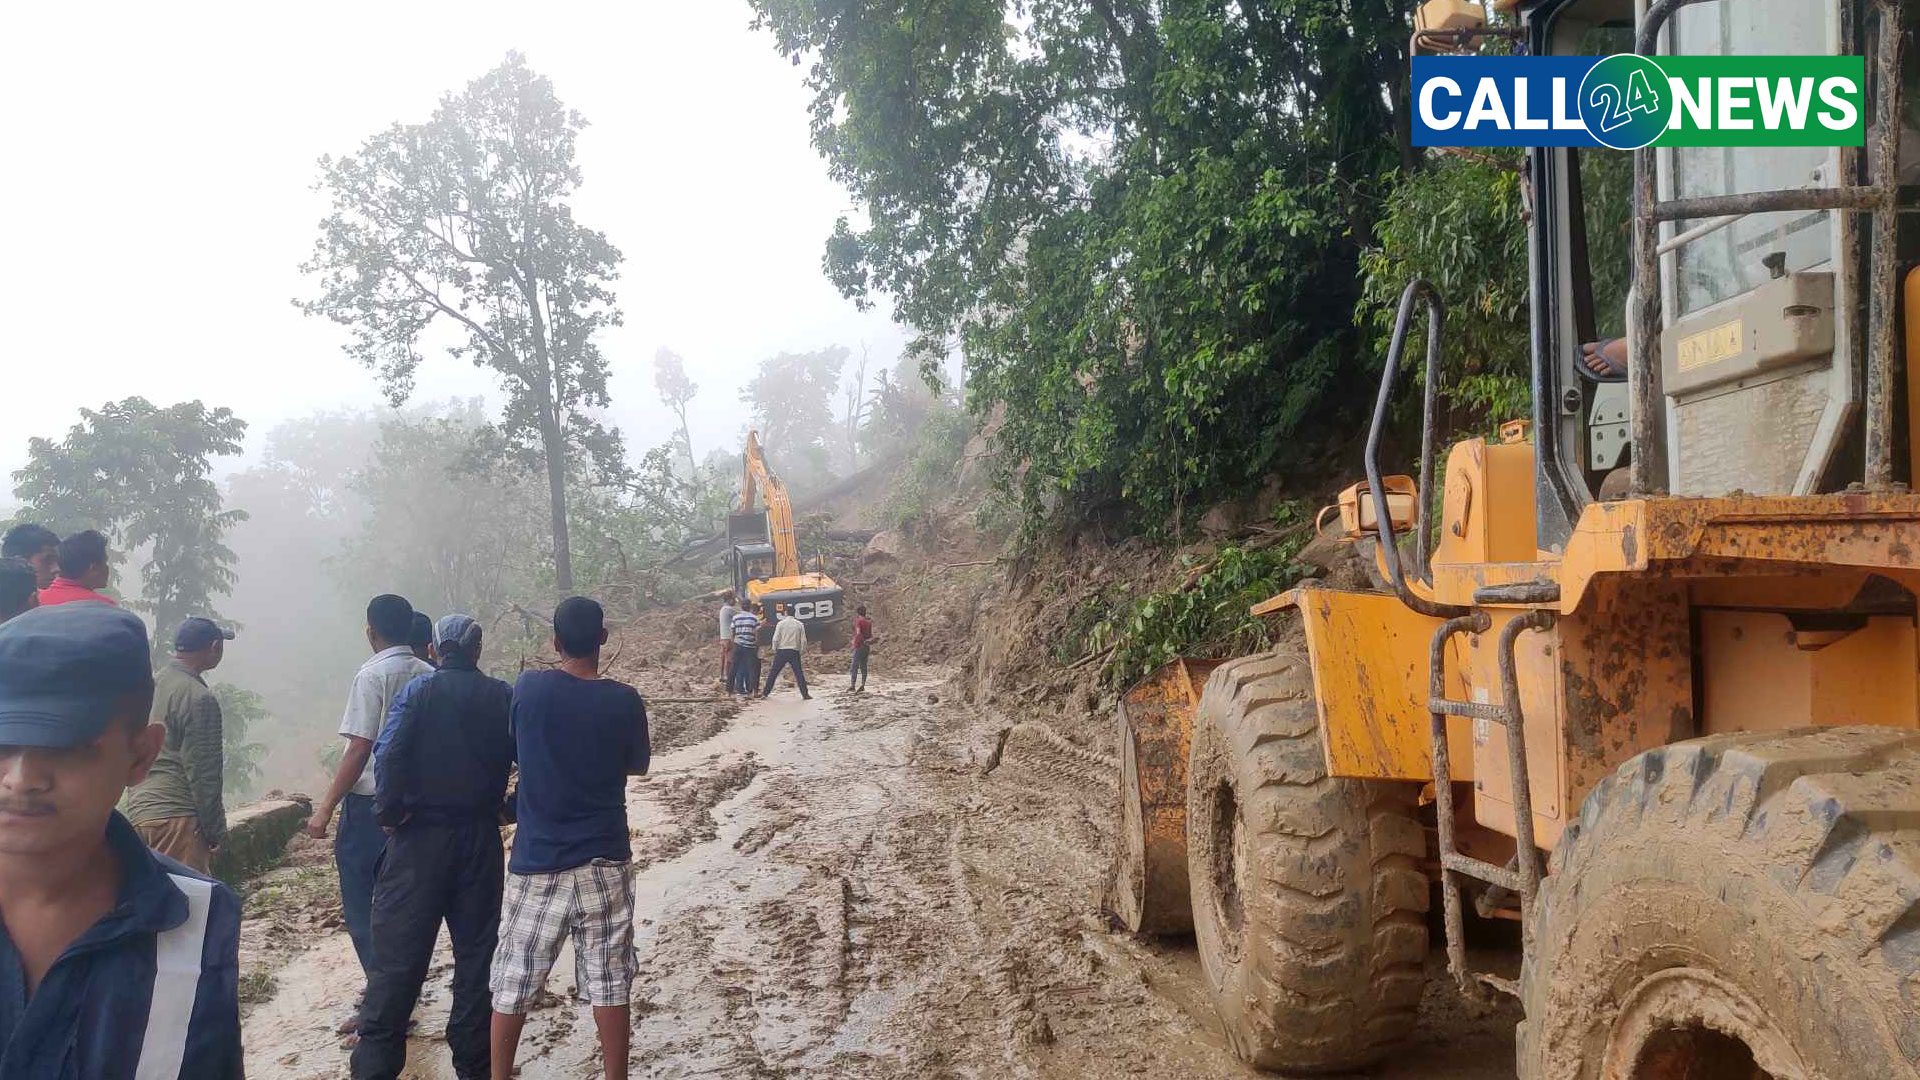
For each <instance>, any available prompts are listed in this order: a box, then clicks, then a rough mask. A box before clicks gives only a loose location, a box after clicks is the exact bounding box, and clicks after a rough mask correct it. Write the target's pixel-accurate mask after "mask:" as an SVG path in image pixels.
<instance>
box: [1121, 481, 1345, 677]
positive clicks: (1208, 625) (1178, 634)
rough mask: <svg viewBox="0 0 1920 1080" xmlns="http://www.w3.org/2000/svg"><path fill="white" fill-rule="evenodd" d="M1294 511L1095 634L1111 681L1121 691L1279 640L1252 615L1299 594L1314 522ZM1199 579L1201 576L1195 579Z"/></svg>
mask: <svg viewBox="0 0 1920 1080" xmlns="http://www.w3.org/2000/svg"><path fill="white" fill-rule="evenodd" d="M1303 515H1304V511H1303V510H1302V509H1301V508H1300V507H1297V506H1294V505H1283V506H1281V507H1280V508H1279V509H1278V510H1276V511H1275V513H1274V529H1273V531H1271V532H1268V533H1265V534H1263V535H1261V536H1258V537H1256V538H1255V539H1253V540H1251V541H1248V542H1247V543H1245V544H1228V545H1226V546H1224V547H1222V548H1220V550H1219V551H1217V552H1216V553H1215V554H1214V557H1213V560H1212V562H1211V563H1201V564H1199V565H1198V566H1196V567H1194V568H1193V569H1190V570H1189V571H1188V577H1187V578H1186V580H1185V581H1183V582H1182V583H1181V584H1179V585H1176V586H1174V587H1173V588H1170V589H1164V590H1161V591H1159V592H1153V593H1149V594H1147V595H1146V596H1143V597H1140V598H1139V599H1137V600H1135V601H1133V602H1132V603H1131V604H1128V605H1126V606H1125V607H1124V608H1122V609H1121V610H1120V611H1119V612H1117V613H1116V614H1115V615H1113V616H1112V617H1110V618H1108V619H1103V620H1101V621H1100V622H1098V623H1095V624H1094V626H1093V628H1092V629H1091V630H1090V631H1089V632H1088V635H1087V641H1088V647H1089V649H1090V650H1091V651H1092V652H1093V653H1098V652H1100V651H1102V650H1105V649H1107V648H1109V647H1110V648H1111V649H1112V655H1111V656H1110V657H1109V658H1108V659H1107V662H1106V666H1105V669H1104V676H1105V679H1106V681H1107V683H1108V684H1109V685H1110V686H1113V687H1114V688H1116V689H1119V688H1123V687H1127V686H1131V685H1132V684H1133V683H1135V682H1137V681H1138V680H1140V679H1141V678H1142V677H1144V676H1145V675H1146V674H1147V673H1148V672H1151V671H1153V670H1154V669H1155V668H1157V667H1159V666H1160V665H1162V664H1165V663H1168V662H1170V661H1172V660H1174V659H1176V658H1178V657H1181V656H1193V657H1220V656H1237V655H1242V654H1245V653H1249V652H1254V651H1257V650H1260V649H1264V648H1267V647H1268V646H1270V645H1272V644H1273V632H1272V630H1271V628H1269V626H1268V625H1267V624H1266V622H1265V621H1264V620H1262V619H1261V618H1259V617H1257V616H1254V615H1251V614H1249V613H1248V609H1249V608H1251V607H1252V606H1253V605H1254V604H1257V603H1259V602H1260V601H1262V600H1265V599H1266V598H1268V597H1270V596H1272V595H1274V594H1275V593H1278V592H1282V591H1284V590H1286V589H1289V588H1292V587H1293V585H1294V583H1295V582H1297V581H1299V580H1300V577H1301V576H1302V574H1303V572H1304V570H1303V568H1302V567H1300V566H1299V565H1298V564H1296V563H1295V562H1294V557H1295V556H1296V555H1298V554H1299V553H1300V549H1301V548H1302V547H1304V546H1306V542H1307V541H1308V540H1309V539H1311V538H1312V530H1311V529H1310V528H1309V527H1308V526H1309V523H1310V519H1308V518H1305V517H1304V516H1303ZM1196 570H1197V571H1198V572H1197V573H1196V572H1195V571H1196Z"/></svg>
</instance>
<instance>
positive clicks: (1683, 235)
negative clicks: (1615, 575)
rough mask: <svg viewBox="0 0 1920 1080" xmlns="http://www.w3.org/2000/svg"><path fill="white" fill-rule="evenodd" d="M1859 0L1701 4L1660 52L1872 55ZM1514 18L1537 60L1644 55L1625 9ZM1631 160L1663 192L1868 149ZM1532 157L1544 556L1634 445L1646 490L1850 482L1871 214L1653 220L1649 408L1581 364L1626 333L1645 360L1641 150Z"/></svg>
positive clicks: (1787, 176) (1862, 173) (1621, 475)
mask: <svg viewBox="0 0 1920 1080" xmlns="http://www.w3.org/2000/svg"><path fill="white" fill-rule="evenodd" d="M1659 6H1662V7H1665V6H1670V5H1659ZM1870 7H1871V5H1870V4H1867V3H1866V2H1865V0H1859V2H1847V0H1706V2H1700V3H1693V4H1690V5H1686V6H1682V7H1680V8H1679V9H1678V10H1677V11H1675V12H1673V14H1672V16H1671V18H1670V19H1669V20H1668V21H1667V22H1666V23H1665V25H1664V27H1662V28H1660V29H1659V31H1658V34H1657V45H1658V48H1657V53H1658V54H1676V53H1677V54H1686V55H1792V54H1809V53H1816V54H1817V53H1825V54H1859V53H1870V50H1871V48H1872V42H1871V41H1869V40H1868V38H1869V36H1870V34H1869V31H1870V29H1871V27H1872V25H1873V20H1871V19H1870V18H1868V15H1869V14H1870ZM1520 19H1521V26H1522V30H1523V36H1524V41H1525V44H1526V47H1527V48H1528V49H1529V50H1531V51H1532V52H1534V53H1536V54H1539V55H1606V54H1612V53H1620V52H1633V51H1636V29H1637V25H1636V4H1635V3H1634V2H1633V0H1543V2H1540V3H1535V4H1530V5H1524V6H1523V8H1522V10H1521V12H1520ZM1869 131H1872V113H1871V112H1870V113H1869ZM1642 153H1644V154H1647V155H1648V156H1649V158H1650V160H1651V164H1652V168H1653V171H1654V182H1655V184H1656V185H1657V195H1656V197H1657V199H1658V200H1660V201H1661V202H1667V201H1669V200H1677V199H1695V198H1701V197H1711V196H1735V195H1741V194H1745V193H1753V192H1773V191H1788V190H1792V189H1801V188H1815V187H1826V188H1832V187H1838V186H1845V185H1861V184H1866V183H1870V182H1871V178H1870V177H1869V176H1868V175H1867V173H1868V169H1867V160H1866V155H1865V153H1864V152H1863V151H1861V150H1859V149H1845V148H1824V147H1821V148H1780V147H1770V148H1722V147H1711V148H1681V149H1664V150H1647V151H1642ZM1526 168H1527V179H1528V181H1529V184H1528V190H1530V192H1531V193H1532V198H1533V204H1534V205H1533V207H1532V210H1533V216H1532V220H1533V229H1532V235H1531V238H1530V257H1531V266H1530V278H1531V284H1532V289H1531V292H1532V295H1533V305H1532V313H1531V318H1532V326H1531V336H1532V349H1533V363H1532V370H1533V390H1534V424H1535V437H1536V452H1537V454H1538V474H1537V477H1536V485H1535V486H1536V500H1535V505H1536V516H1537V527H1538V537H1539V545H1540V547H1541V548H1542V549H1543V550H1546V551H1558V550H1561V548H1562V547H1563V545H1564V544H1565V542H1566V539H1567V537H1568V536H1569V535H1570V533H1571V532H1572V529H1573V524H1574V522H1576V521H1577V520H1578V519H1579V516H1580V514H1581V512H1582V510H1583V509H1584V508H1585V507H1586V506H1587V505H1588V504H1589V503H1591V502H1594V501H1596V500H1608V499H1614V498H1619V497H1622V496H1624V495H1625V494H1627V493H1628V491H1629V487H1630V485H1629V483H1628V478H1629V475H1630V471H1631V467H1632V465H1633V448H1634V447H1635V445H1636V444H1638V445H1639V446H1640V447H1641V449H1642V450H1643V451H1644V452H1645V456H1647V458H1648V461H1647V462H1646V463H1645V468H1646V470H1647V471H1646V473H1645V474H1644V475H1646V476H1650V477H1651V478H1652V482H1651V483H1650V484H1647V485H1646V487H1647V490H1645V491H1642V492H1640V493H1641V494H1657V493H1663V492H1664V493H1671V494H1674V495H1702V496H1715V495H1724V494H1727V493H1729V492H1732V491H1744V492H1747V493H1749V494H1756V495H1796V494H1813V493H1818V492H1827V491H1835V490H1841V489H1844V488H1845V487H1847V485H1848V484H1849V483H1854V482H1859V481H1861V479H1862V472H1863V452H1864V449H1865V446H1866V443H1867V440H1866V439H1865V438H1864V437H1863V436H1864V432H1863V420H1864V417H1863V412H1864V408H1863V406H1864V403H1865V397H1866V377H1865V375H1866V372H1865V354H1866V352H1867V349H1866V337H1867V329H1868V320H1867V318H1866V311H1867V302H1866V294H1865V291H1864V290H1865V287H1866V284H1867V279H1868V258H1867V242H1866V234H1867V232H1868V231H1869V229H1870V221H1871V217H1870V215H1866V214H1855V213H1843V212H1839V211H1836V210H1832V209H1788V210H1779V211H1772V212H1746V213H1741V212H1729V213H1722V214H1718V215H1715V216H1712V217H1706V218H1688V219H1681V220H1673V221H1663V222H1662V223H1660V225H1659V226H1658V228H1659V232H1658V237H1657V247H1656V251H1657V265H1658V271H1657V276H1658V285H1659V288H1658V298H1659V307H1658V312H1659V320H1658V322H1659V326H1660V328H1661V330H1660V334H1659V337H1658V345H1657V352H1658V355H1657V356H1655V357H1653V358H1652V362H1651V363H1648V364H1646V365H1645V366H1644V368H1642V369H1641V370H1645V371H1647V372H1648V374H1649V377H1650V379H1651V383H1652V385H1651V386H1650V387H1649V390H1650V393H1649V394H1648V395H1647V396H1645V397H1642V398H1641V399H1640V400H1642V401H1651V402H1655V403H1657V405H1656V407H1655V408H1654V409H1653V410H1651V411H1653V412H1654V413H1655V415H1654V416H1652V417H1650V418H1647V417H1640V416H1636V415H1634V409H1633V408H1632V404H1631V402H1632V400H1633V396H1632V394H1631V392H1630V388H1629V386H1628V385H1627V384H1626V383H1625V382H1624V381H1604V380H1600V379H1596V378H1594V377H1592V376H1591V375H1590V374H1589V373H1588V372H1587V371H1586V370H1584V368H1583V366H1582V364H1581V353H1582V345H1583V343H1588V342H1599V341H1603V340H1605V339H1609V338H1622V339H1625V340H1626V341H1627V342H1628V343H1629V346H1630V348H1632V349H1633V351H1635V352H1639V351H1640V350H1639V349H1638V348H1637V346H1638V345H1639V344H1640V343H1639V342H1637V341H1636V328H1637V320H1636V319H1635V318H1634V311H1633V307H1634V298H1635V276H1636V274H1635V251H1634V214H1633V208H1634V205H1635V187H1636V184H1635V173H1634V169H1635V165H1634V152H1632V151H1622V150H1609V149H1562V148H1534V149H1532V150H1530V151H1529V152H1528V159H1527V165H1526ZM1889 338H1890V336H1889ZM1890 344H1891V342H1890V340H1889V345H1890ZM1649 423H1650V424H1651V425H1652V426H1651V428H1648V429H1646V430H1641V429H1640V425H1643V424H1649ZM1636 436H1637V438H1636ZM1881 437H1882V438H1887V437H1890V433H1885V432H1883V433H1882V436H1881ZM1656 458H1657V460H1655V459H1656ZM1905 471H1906V470H1905V469H1904V468H1902V469H1901V472H1902V474H1904V473H1905ZM1903 478H1904V476H1903Z"/></svg>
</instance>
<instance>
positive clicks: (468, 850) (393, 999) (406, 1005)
mask: <svg viewBox="0 0 1920 1080" xmlns="http://www.w3.org/2000/svg"><path fill="white" fill-rule="evenodd" d="M505 874H506V868H505V865H504V863H503V861H502V857H501V848H500V824H499V822H498V821H497V820H494V819H492V818H481V817H478V816H476V817H475V818H473V820H471V821H467V822H462V823H459V824H438V823H435V824H421V823H418V822H413V821H410V822H408V823H406V824H404V825H402V826H400V827H399V828H397V829H395V830H394V831H393V836H392V837H391V838H389V839H388V840H387V851H386V854H385V855H383V856H382V857H381V860H380V874H379V877H378V878H377V879H376V880H375V882H374V886H373V932H372V935H371V936H372V938H373V941H374V942H375V945H374V958H375V959H374V967H373V970H372V972H370V973H369V975H368V978H367V998H366V1001H365V1002H364V1003H362V1005H361V1006H360V1044H359V1045H358V1046H356V1047H354V1050H353V1080H393V1078H394V1077H397V1076H399V1075H400V1070H401V1069H402V1068H403V1067H405V1065H406V1062H407V1021H408V1019H409V1018H410V1017H412V1016H413V1007H414V1004H415V1003H416V1002H417V1001H418V1000H419V998H420V986H421V984H422V983H424V982H425V981H426V978H427V967H428V965H429V964H430V963H431V962H432V960H433V946H434V942H435V940H436V939H437V938H439V936H440V922H441V920H442V919H445V920H446V923H447V936H448V937H449V938H450V939H452V941H453V1010H452V1012H451V1014H450V1015H448V1017H447V1047H448V1049H450V1050H452V1051H453V1068H454V1072H455V1073H456V1074H457V1075H459V1076H460V1077H461V1078H462V1080H467V1078H471V1077H485V1076H487V1075H488V1071H489V1062H490V1055H489V1053H488V1050H487V1027H488V1025H489V1023H490V1022H491V1016H492V1013H493V1003H492V1001H491V999H490V997H489V994H488V991H487V972H488V969H489V968H490V967H491V966H492V964H493V949H494V945H495V944H496V943H497V942H498V940H499V936H500V896H501V891H502V889H503V888H504V887H505V883H506V878H505Z"/></svg>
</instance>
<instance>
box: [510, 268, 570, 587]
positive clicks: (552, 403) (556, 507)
mask: <svg viewBox="0 0 1920 1080" xmlns="http://www.w3.org/2000/svg"><path fill="white" fill-rule="evenodd" d="M519 270H520V274H521V277H520V288H521V291H522V292H523V293H524V294H525V296H526V299H527V313H528V314H529V315H530V316H532V320H533V352H534V361H535V363H536V364H538V368H539V369H538V371H537V372H536V375H537V376H538V377H537V378H535V379H533V380H531V381H532V382H533V390H534V395H535V397H536V399H537V400H538V402H539V406H540V445H541V449H542V450H544V451H545V452H546V453H545V455H544V456H545V457H546V459H547V496H548V498H549V499H550V500H551V503H552V508H553V584H554V586H555V587H556V588H558V589H559V590H560V591H561V592H572V591H573V547H572V545H571V542H570V540H569V538H568V536H567V436H566V432H565V431H563V430H561V427H560V423H561V421H560V407H561V402H562V401H564V400H566V394H565V393H564V392H562V390H561V386H560V372H559V370H558V368H557V364H558V362H559V358H558V357H556V356H554V355H553V352H552V350H551V349H550V348H549V347H548V344H549V343H548V340H547V321H546V318H545V317H544V316H543V315H542V313H541V310H540V288H539V284H538V282H539V279H538V278H536V277H535V276H534V273H533V268H532V267H530V266H527V265H526V264H525V263H522V264H521V265H520V266H519Z"/></svg>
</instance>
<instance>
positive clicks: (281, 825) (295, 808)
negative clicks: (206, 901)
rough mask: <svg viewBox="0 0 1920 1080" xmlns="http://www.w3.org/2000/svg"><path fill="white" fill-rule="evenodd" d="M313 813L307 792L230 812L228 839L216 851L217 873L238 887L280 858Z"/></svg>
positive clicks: (217, 875) (223, 879)
mask: <svg viewBox="0 0 1920 1080" xmlns="http://www.w3.org/2000/svg"><path fill="white" fill-rule="evenodd" d="M312 815H313V803H312V801H311V800H309V799H308V798H307V797H306V796H305V795H292V796H289V797H287V798H284V799H273V798H269V799H266V800H264V801H261V802H257V803H254V804H253V805H251V806H243V807H241V808H239V809H238V810H235V811H233V812H232V813H230V814H228V815H227V842H226V843H224V844H221V845H220V850H219V851H216V852H214V853H213V876H214V877H217V878H219V879H220V880H221V881H224V882H226V883H227V884H229V885H234V886H238V885H239V884H240V883H242V882H244V881H246V880H247V879H248V878H250V877H252V876H253V875H255V874H258V873H259V872H260V871H262V870H265V869H267V868H268V867H270V866H272V865H273V864H274V863H276V862H279V861H280V856H281V854H282V853H284V852H285V851H286V850H287V841H289V840H291V839H293V837H294V834H295V833H298V832H299V831H300V827H301V826H302V825H305V824H306V823H307V818H309V817H311V816H312Z"/></svg>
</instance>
